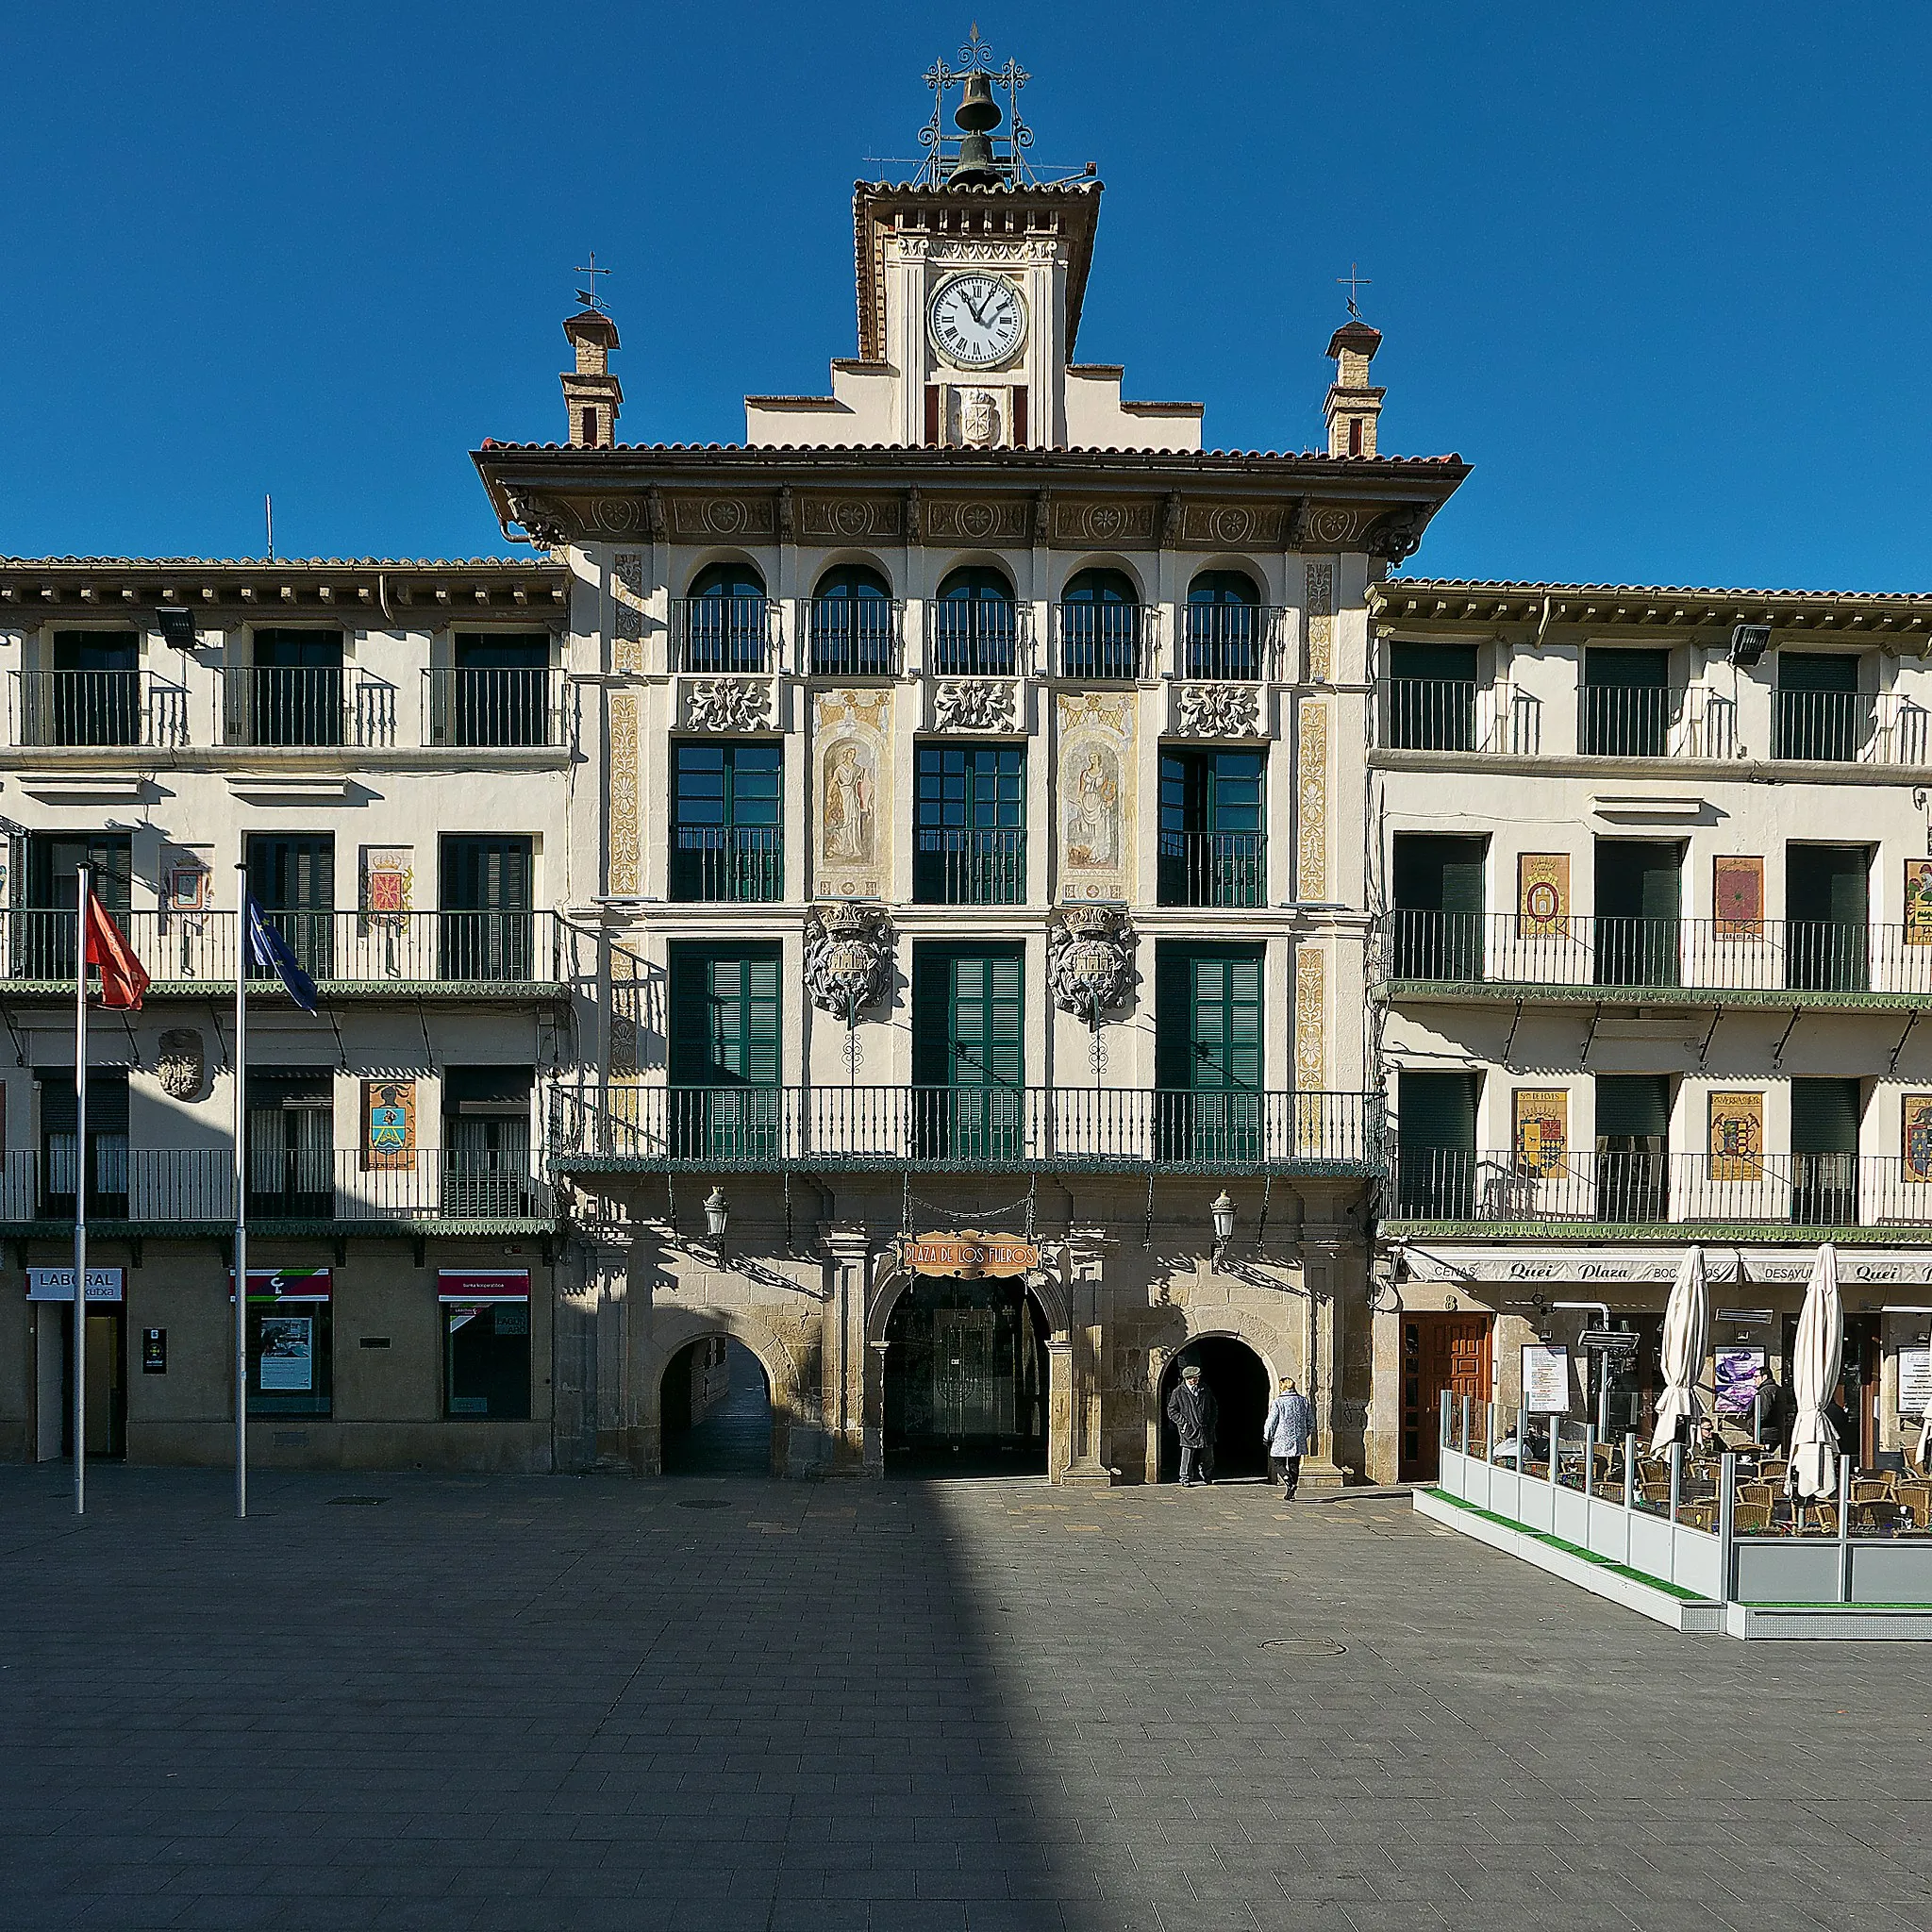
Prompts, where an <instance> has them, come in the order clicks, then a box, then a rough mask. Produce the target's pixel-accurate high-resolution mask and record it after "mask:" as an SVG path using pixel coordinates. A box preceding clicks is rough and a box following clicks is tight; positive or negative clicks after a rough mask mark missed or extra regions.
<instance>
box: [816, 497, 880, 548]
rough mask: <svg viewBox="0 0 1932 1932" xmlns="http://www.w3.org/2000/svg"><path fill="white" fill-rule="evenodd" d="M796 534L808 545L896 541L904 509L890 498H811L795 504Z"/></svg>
mask: <svg viewBox="0 0 1932 1932" xmlns="http://www.w3.org/2000/svg"><path fill="white" fill-rule="evenodd" d="M797 517H798V534H799V536H800V538H801V539H802V540H803V541H805V542H808V543H863V542H886V541H891V542H898V541H900V540H901V539H902V538H903V537H904V536H905V534H906V508H905V505H904V504H903V503H902V502H901V501H900V500H899V499H898V498H897V497H892V496H812V495H805V494H801V495H800V497H799V498H798V504H797Z"/></svg>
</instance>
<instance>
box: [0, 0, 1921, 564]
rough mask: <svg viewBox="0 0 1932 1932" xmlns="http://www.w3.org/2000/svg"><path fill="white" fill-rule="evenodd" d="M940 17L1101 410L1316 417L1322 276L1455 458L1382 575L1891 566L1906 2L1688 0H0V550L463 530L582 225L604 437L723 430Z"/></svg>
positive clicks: (817, 307) (395, 548) (909, 114)
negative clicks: (1419, 542)
mask: <svg viewBox="0 0 1932 1932" xmlns="http://www.w3.org/2000/svg"><path fill="white" fill-rule="evenodd" d="M975 8H976V9H977V13H978V19H979V24H980V27H981V30H982V32H983V33H984V35H985V37H986V38H987V40H988V41H990V42H991V43H992V44H993V46H994V48H995V49H996V50H997V51H998V52H999V53H1000V54H1001V55H1004V54H1005V53H1006V52H1008V51H1011V52H1013V53H1015V54H1017V55H1018V56H1019V58H1021V60H1022V61H1023V62H1024V65H1025V66H1026V67H1027V68H1028V69H1029V70H1030V71H1031V72H1032V74H1033V75H1034V76H1035V77H1034V80H1033V82H1032V85H1031V86H1030V87H1029V88H1028V89H1027V92H1026V95H1025V106H1026V108H1027V109H1028V110H1029V114H1030V118H1031V120H1032V121H1033V123H1034V125H1035V126H1036V128H1037V130H1038V142H1037V145H1036V147H1035V150H1034V154H1035V157H1036V158H1038V159H1041V160H1044V161H1049V162H1052V161H1061V162H1067V163H1070V164H1073V165H1076V166H1077V165H1078V164H1079V163H1081V162H1083V161H1086V160H1088V159H1090V158H1091V159H1092V160H1095V161H1097V162H1098V163H1099V165H1100V172H1101V175H1102V178H1103V179H1104V180H1105V181H1106V183H1107V195H1106V201H1105V205H1104V212H1103V216H1102V221H1101V229H1100V247H1099V255H1098V259H1097V262H1096V267H1095V273H1094V276H1093V281H1092V285H1091V290H1090V291H1089V295H1088V300H1087V307H1086V315H1085V321H1084V325H1083V327H1082V331H1081V337H1080V354H1081V356H1082V357H1083V358H1085V359H1090V360H1100V361H1120V362H1124V363H1125V364H1126V365H1127V383H1126V392H1127V393H1128V394H1129V395H1138V396H1146V397H1154V398H1174V397H1188V398H1198V399H1200V400H1202V401H1204V402H1205V403H1206V404H1207V406H1208V419H1207V434H1208V441H1209V442H1210V443H1211V444H1213V445H1214V446H1217V447H1229V448H1301V447H1306V446H1312V445H1313V444H1315V443H1317V442H1318V441H1320V440H1321V402H1322V395H1323V391H1324V385H1325V383H1326V380H1327V375H1328V369H1329V365H1328V364H1327V363H1326V362H1324V359H1323V358H1322V353H1321V352H1322V349H1323V348H1324V345H1325V343H1326V341H1327V337H1328V333H1329V331H1330V329H1331V328H1332V327H1333V326H1334V325H1335V323H1336V322H1337V321H1338V320H1339V319H1340V317H1341V312H1342V309H1341V291H1340V290H1338V288H1337V287H1336V284H1335V279H1334V278H1335V277H1336V276H1337V275H1341V274H1344V273H1345V272H1346V271H1347V269H1348V266H1349V263H1350V262H1351V260H1359V261H1360V262H1361V263H1362V265H1363V271H1364V273H1365V274H1367V275H1370V276H1372V277H1373V286H1372V287H1371V288H1369V289H1368V290H1366V291H1364V298H1363V308H1364V312H1365V314H1366V315H1367V316H1368V318H1369V319H1370V320H1371V321H1373V322H1374V323H1375V324H1376V325H1378V326H1379V327H1380V328H1381V329H1382V330H1383V331H1384V332H1385V336H1386V341H1385V345H1384V348H1383V351H1382V354H1381V357H1380V358H1379V359H1378V361H1377V363H1376V374H1377V376H1378V377H1379V378H1380V379H1381V380H1383V381H1384V382H1386V384H1387V385H1388V389H1389V397H1388V404H1387V409H1386V414H1385V415H1384V418H1383V431H1384V434H1383V446H1384V448H1385V449H1386V450H1388V451H1390V452H1391V453H1401V454H1436V453H1441V452H1443V451H1449V450H1455V451H1457V452H1459V453H1460V454H1461V455H1462V456H1463V457H1465V458H1468V459H1469V460H1470V461H1472V462H1473V463H1474V465H1475V474H1474V475H1473V476H1472V477H1471V478H1470V480H1469V482H1468V483H1466V484H1465V485H1464V486H1463V489H1462V491H1461V492H1460V494H1459V495H1458V497H1457V499H1456V501H1455V502H1454V503H1452V504H1451V506H1450V507H1449V508H1448V509H1447V510H1446V511H1445V512H1444V513H1443V514H1442V515H1441V517H1439V518H1438V519H1437V522H1436V525H1435V526H1434V528H1433V529H1432V531H1431V534H1430V537H1429V539H1428V541H1427V542H1426V543H1425V545H1424V549H1423V551H1422V553H1421V555H1420V557H1419V558H1417V560H1416V562H1415V563H1414V564H1412V565H1411V566H1410V568H1411V570H1427V571H1430V572H1432V573H1434V574H1437V575H1477V576H1509V575H1526V576H1541V577H1551V578H1572V577H1581V578H1589V579H1598V578H1610V579H1619V580H1631V581H1645V582H1667V583H1705V584H1740V585H1757V584H1785V585H1802V586H1808V587H1822V588H1846V589H1871V590H1878V589H1886V590H1921V591H1923V590H1932V568H1928V558H1927V545H1926V538H1925V528H1926V511H1925V485H1924V474H1925V471H1926V468H1927V462H1928V458H1932V449H1928V434H1927V431H1928V419H1932V377H1928V374H1927V371H1928V367H1932V356H1928V350H1932V341H1928V335H1932V325H1928V319H1927V318H1928V308H1932V302H1928V298H1932V250H1928V247H1927V242H1928V235H1927V225H1928V216H1927V209H1928V208H1932V157H1928V151H1927V150H1928V142H1932V132H1928V129H1932V117H1928V116H1927V114H1926V113H1925V111H1924V98H1923V90H1924V75H1925V73H1926V72H1927V69H1928V61H1932V8H1924V7H1921V6H1918V5H1908V6H1905V7H1890V8H1885V7H1879V6H1865V5H1840V6H1835V7H1832V8H1817V7H1799V6H1795V5H1768V6H1767V5H1745V4H1736V5H1729V6H1715V5H1698V4H1694V0H1691V4H1674V5H1650V6H1644V5H1638V6H1636V7H1631V6H1628V5H1624V6H1597V5H1585V4H1574V0H1566V4H1563V5H1561V6H1551V5H1548V4H1539V5H1523V6H1500V5H1498V6H1476V5H1454V4H1445V0H1436V4H1433V5H1426V4H1412V0H1383V4H1382V5H1380V6H1378V7H1375V8H1337V7H1315V6H1310V5H1304V4H1300V0H1294V4H1275V5H1264V4H1238V0H1226V4H1217V0H1194V4H1193V5H1191V6H1189V7H1187V8H1175V7H1173V6H1171V5H1168V6H1158V7H1157V6H1143V5H1122V4H1113V5H1108V6H1104V7H1103V6H1098V5H1094V4H1091V0H1088V4H1085V5H1071V4H1063V5H1053V6H1036V5H1026V6H1022V5H1006V6H994V5H988V4H985V0H961V5H959V6H958V8H954V7H944V8H940V7H934V6H929V5H926V4H924V0H921V4H902V5H896V6H891V7H884V8H882V7H880V6H878V5H876V4H873V5H868V6H859V5H846V4H824V0H821V4H818V5H814V6H808V7H800V6H797V5H795V4H793V5H787V6H783V7H779V6H766V5H755V4H749V0H711V4H709V5H707V6H703V7H697V6H691V5H677V6H665V5H658V4H638V0H633V4H630V5H611V4H604V0H577V4H575V5H573V6H571V7H569V8H553V9H551V10H549V11H548V12H546V11H545V10H543V9H541V8H540V9H533V8H530V7H528V6H527V5H519V6H510V5H507V4H498V0H466V4H462V5H447V6H443V5H436V6H430V5H413V4H403V0H391V4H388V5H356V4H341V5H333V6H328V7H324V6H322V5H319V4H281V5H262V4H260V0H255V4H249V5H230V6H219V5H202V4H194V0H180V4H178V5H174V6H169V7H163V8H156V7H154V6H152V5H143V6H141V7H135V6H131V5H124V4H118V0H94V4H92V5H90V6H88V7H86V8H79V7H65V8H29V7H27V6H25V4H23V0H13V4H12V5H11V6H10V7H9V8H8V9H7V14H6V19H7V40H6V42H5V44H6V47H7V53H8V70H9V74H8V148H7V159H6V166H7V169H8V175H9V176H10V183H9V185H10V189H11V192H10V193H9V195H8V236H7V244H6V249H7V261H8V273H7V275H6V276H5V278H4V283H0V286H4V288H5V290H6V297H7V299H5V300H4V301H0V551H5V552H7V553H9V554H13V555H30V556H32V555H43V554H48V553H62V554H64V553H93V554H116V553H140V554H144V555H158V554H176V553H187V554H197V555H252V554H256V553H257V552H258V550H259V548H260V542H261V498H262V494H263V492H264V491H274V494H275V521H276V538H277V545H276V547H277V549H278V550H279V551H280V552H282V553H283V554H285V555H292V554H309V555H348V554H387V555H398V554H407V555H445V556H464V555H470V554H474V553H477V552H493V551H496V550H498V549H501V548H502V547H503V546H502V542H501V539H500V537H499V535H498V533H497V531H496V528H495V525H494V524H493V522H492V521H491V518H490V516H489V513H488V511H487V509H486V508H485V505H484V500H483V496H482V492H481V491H480V489H479V488H478V486H477V484H476V482H475V476H474V473H473V472H472V470H471V467H470V465H469V463H468V461H467V459H466V455H465V452H466V451H468V450H469V449H471V448H473V447H474V446H475V444H476V443H477V442H478V441H480V440H481V439H483V438H484V437H486V436H495V437H498V438H503V439H530V438H534V439H542V438H547V437H552V436H556V435H558V433H559V431H560V424H561V406H560V403H559V399H558V389H557V382H556V374H557V371H558V369H560V368H561V367H562V366H563V357H564V349H565V345H564V342H563V339H562V335H561V331H560V329H559V327H558V324H559V322H560V320H561V317H562V316H563V314H564V313H565V311H566V310H567V309H568V308H570V307H571V306H572V291H573V289H574V287H575V277H574V275H573V273H572V270H573V267H574V265H575V264H576V263H579V262H581V261H582V260H583V259H584V256H585V251H586V250H587V249H589V248H592V247H594V248H595V249H596V250H597V252H598V255H599V257H600V258H601V259H603V260H606V261H608V263H610V264H611V266H612V267H613V268H614V269H615V270H616V271H617V273H616V274H615V275H612V277H611V278H610V281H609V282H608V284H607V290H608V297H609V301H610V304H611V307H612V308H613V309H614V311H615V313H616V315H617V318H618V320H619V323H620V325H621V326H622V328H623V331H624V341H625V346H624V350H623V354H622V359H621V364H620V368H621V373H622V375H623V378H624V383H625V391H626V394H627V397H628V401H627V403H626V407H625V414H624V421H623V425H622V427H621V430H620V434H621V435H622V436H623V437H624V438H625V440H626V441H633V440H634V441H736V440H739V439H740V438H741V436H742V434H743V426H744V417H743V408H742V403H741V397H742V395H743V394H744V392H745V391H748V390H749V391H756V392H762V391H822V390H823V389H824V387H825V384H826V375H825V364H826V362H827V360H828V359H829V358H832V357H835V356H841V355H849V354H850V353H852V349H853V345H854V323H853V312H852V288H851V277H852V257H851V246H852V244H851V233H852V230H851V213H850V195H851V184H852V181H853V179H854V178H855V176H857V175H860V174H862V173H869V172H872V170H870V169H868V167H867V165H866V158H867V157H869V156H873V157H895V156H907V155H911V154H914V153H916V152H917V149H916V144H915V134H916V129H917V128H918V126H919V125H920V123H921V122H922V120H923V119H924V114H925V111H926V108H927V96H926V94H925V91H924V87H923V85H922V83H921V80H920V75H921V74H922V72H923V71H924V68H925V66H926V65H927V64H928V63H929V62H930V60H931V59H932V58H934V56H935V55H937V54H947V55H950V54H951V53H952V52H953V50H954V49H955V48H956V47H957V46H958V42H959V41H960V40H961V39H962V38H963V37H964V33H965V29H966V26H967V24H968V22H969V20H970V19H971V18H972V16H973V13H974V9H975ZM880 172H886V171H883V170H882V171H880Z"/></svg>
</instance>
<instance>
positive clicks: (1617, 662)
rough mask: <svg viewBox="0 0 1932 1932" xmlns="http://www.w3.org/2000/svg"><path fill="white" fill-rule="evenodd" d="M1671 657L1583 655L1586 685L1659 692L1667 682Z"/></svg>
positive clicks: (1642, 653)
mask: <svg viewBox="0 0 1932 1932" xmlns="http://www.w3.org/2000/svg"><path fill="white" fill-rule="evenodd" d="M1670 677H1671V654H1670V653H1669V652H1668V651H1599V650H1586V651H1585V652H1584V654H1583V681H1584V683H1585V684H1591V685H1597V686H1600V687H1601V686H1613V687H1616V688H1618V689H1622V690H1628V689H1630V688H1631V687H1633V686H1636V687H1641V688H1645V689H1650V690H1661V689H1662V688H1663V687H1664V686H1665V685H1667V684H1668V683H1669V682H1670Z"/></svg>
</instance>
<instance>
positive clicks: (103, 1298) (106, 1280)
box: [26, 1268, 123, 1453]
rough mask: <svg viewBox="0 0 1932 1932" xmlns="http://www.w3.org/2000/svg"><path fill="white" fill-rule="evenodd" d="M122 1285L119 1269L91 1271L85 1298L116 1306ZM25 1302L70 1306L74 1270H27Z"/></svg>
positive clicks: (88, 1272)
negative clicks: (68, 1304)
mask: <svg viewBox="0 0 1932 1932" xmlns="http://www.w3.org/2000/svg"><path fill="white" fill-rule="evenodd" d="M121 1283H122V1274H121V1271H120V1269H118V1268H90V1269H89V1270H88V1271H87V1298H88V1300H89V1301H91V1302H118V1301H120V1300H122V1299H123V1296H122V1292H121ZM26 1298H27V1300H28V1301H30V1302H71V1301H72V1300H73V1299H74V1270H73V1269H72V1268H29V1269H28V1270H27V1271H26ZM90 1453H92V1452H90Z"/></svg>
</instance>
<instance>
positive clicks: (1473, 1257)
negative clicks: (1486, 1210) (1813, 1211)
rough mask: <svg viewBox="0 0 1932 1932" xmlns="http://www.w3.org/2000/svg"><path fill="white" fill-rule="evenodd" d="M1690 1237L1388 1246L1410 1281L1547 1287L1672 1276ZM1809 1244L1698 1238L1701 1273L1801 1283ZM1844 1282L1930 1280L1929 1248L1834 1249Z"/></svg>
mask: <svg viewBox="0 0 1932 1932" xmlns="http://www.w3.org/2000/svg"><path fill="white" fill-rule="evenodd" d="M1690 1245H1691V1244H1690V1243H1688V1242H1687V1243H1682V1244H1679V1245H1676V1246H1669V1247H1666V1246H1656V1247H1652V1246H1647V1245H1646V1246H1637V1245H1634V1244H1633V1245H1632V1246H1630V1247H1626V1248H1601V1247H1598V1248H1592V1247H1574V1248H1562V1247H1547V1246H1546V1247H1537V1248H1532V1247H1510V1246H1507V1245H1505V1244H1503V1243H1501V1242H1494V1243H1476V1242H1473V1241H1431V1242H1428V1243H1426V1244H1424V1243H1421V1242H1416V1241H1402V1242H1400V1243H1398V1244H1397V1247H1396V1253H1397V1255H1398V1256H1399V1257H1400V1258H1401V1259H1402V1261H1403V1262H1404V1264H1405V1265H1406V1266H1407V1269H1408V1273H1409V1274H1410V1276H1411V1277H1412V1278H1413V1279H1414V1280H1417V1281H1445V1282H1456V1281H1473V1282H1505V1283H1512V1284H1514V1285H1516V1286H1518V1287H1522V1288H1529V1289H1536V1288H1541V1287H1544V1286H1550V1287H1591V1286H1596V1287H1606V1288H1619V1287H1626V1286H1627V1287H1640V1286H1647V1285H1648V1284H1650V1283H1652V1282H1655V1283H1657V1284H1658V1285H1660V1286H1661V1285H1663V1284H1666V1283H1669V1282H1672V1281H1674V1280H1675V1279H1676V1276H1677V1269H1678V1267H1679V1265H1680V1264H1681V1263H1682V1261H1683V1259H1684V1256H1685V1254H1686V1253H1687V1252H1688V1249H1689V1247H1690ZM1817 1258H1818V1250H1817V1248H1816V1247H1791V1248H1737V1247H1720V1246H1717V1245H1715V1244H1704V1274H1705V1278H1706V1280H1707V1281H1709V1282H1711V1283H1713V1284H1722V1285H1724V1286H1726V1287H1735V1286H1740V1285H1755V1286H1757V1287H1762V1288H1803V1287H1804V1286H1805V1285H1806V1283H1807V1282H1808V1281H1809V1280H1810V1278H1811V1266H1812V1263H1813V1262H1814V1261H1815V1260H1816V1259H1817ZM1839 1280H1840V1283H1841V1284H1842V1285H1843V1286H1845V1287H1847V1288H1861V1287H1862V1288H1920V1287H1927V1286H1932V1247H1924V1248H1862V1249H1861V1248H1840V1250H1839Z"/></svg>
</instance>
